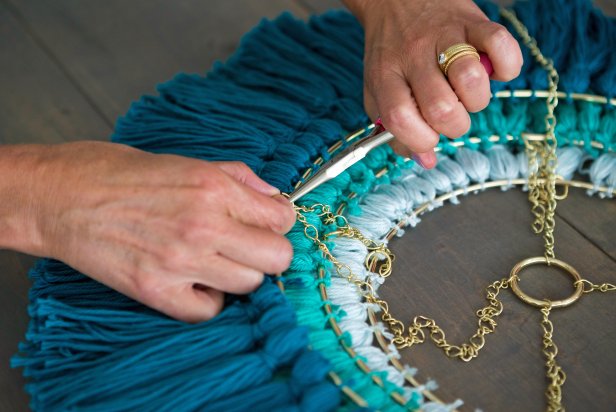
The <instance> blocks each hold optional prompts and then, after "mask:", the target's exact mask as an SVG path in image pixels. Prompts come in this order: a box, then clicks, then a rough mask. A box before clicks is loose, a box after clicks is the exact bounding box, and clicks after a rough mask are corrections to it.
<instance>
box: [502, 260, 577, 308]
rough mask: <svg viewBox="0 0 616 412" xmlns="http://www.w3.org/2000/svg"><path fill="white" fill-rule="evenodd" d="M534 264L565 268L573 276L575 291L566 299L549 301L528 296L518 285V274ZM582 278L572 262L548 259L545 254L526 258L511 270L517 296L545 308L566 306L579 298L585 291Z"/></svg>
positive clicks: (530, 303)
mask: <svg viewBox="0 0 616 412" xmlns="http://www.w3.org/2000/svg"><path fill="white" fill-rule="evenodd" d="M532 265H547V266H556V267H557V268H559V269H562V270H564V271H565V272H566V273H568V274H569V275H571V277H572V278H573V280H574V282H573V285H574V286H575V291H574V292H573V293H572V294H571V296H569V297H568V298H566V299H560V300H553V301H549V300H547V299H535V298H532V297H530V296H528V295H527V294H526V293H524V292H522V289H520V286H519V285H518V281H519V277H518V274H519V273H520V272H521V271H522V270H523V269H524V268H527V267H528V266H532ZM581 280H582V277H581V276H580V274H579V273H578V271H577V270H575V268H574V267H573V266H571V265H570V264H568V263H565V262H563V261H562V260H558V259H547V258H546V257H544V256H537V257H532V258H528V259H524V260H523V261H521V262H519V263H518V264H517V265H515V266H514V267H513V269H512V270H511V275H510V276H509V283H510V284H511V290H512V291H513V293H515V294H516V296H517V297H518V298H520V299H521V300H522V301H523V302H525V303H528V304H529V305H532V306H536V307H539V308H545V307H548V306H549V307H552V308H564V307H565V306H569V305H571V304H572V303H574V302H575V301H576V300H578V299H579V298H580V296H582V292H584V285H583V284H582V282H581Z"/></svg>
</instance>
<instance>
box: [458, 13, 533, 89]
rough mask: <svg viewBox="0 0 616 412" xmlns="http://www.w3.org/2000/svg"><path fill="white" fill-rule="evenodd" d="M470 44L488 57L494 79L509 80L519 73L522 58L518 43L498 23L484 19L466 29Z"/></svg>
mask: <svg viewBox="0 0 616 412" xmlns="http://www.w3.org/2000/svg"><path fill="white" fill-rule="evenodd" d="M467 38H468V41H469V43H470V44H472V45H473V46H475V48H476V49H477V50H481V51H484V52H486V53H487V54H488V56H489V57H490V61H491V62H492V67H493V68H494V73H493V74H492V76H490V77H491V78H492V79H494V80H500V81H505V82H506V81H509V80H512V79H515V78H516V77H518V75H519V74H520V70H521V68H522V63H523V58H522V51H521V50H520V45H519V44H518V42H517V40H516V39H515V38H514V37H513V36H512V35H511V33H509V31H508V30H507V29H506V28H505V27H504V26H501V25H500V24H498V23H494V22H490V21H486V22H483V23H478V24H476V25H474V26H472V27H470V28H469V29H468V31H467Z"/></svg>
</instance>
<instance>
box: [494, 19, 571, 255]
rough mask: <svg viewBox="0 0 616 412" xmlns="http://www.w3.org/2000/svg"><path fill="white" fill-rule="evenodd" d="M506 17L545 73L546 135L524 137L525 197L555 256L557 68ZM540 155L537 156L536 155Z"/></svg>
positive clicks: (538, 230)
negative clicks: (526, 167) (526, 174)
mask: <svg viewBox="0 0 616 412" xmlns="http://www.w3.org/2000/svg"><path fill="white" fill-rule="evenodd" d="M501 14H502V15H503V17H505V18H506V19H507V20H509V22H511V24H512V25H513V27H514V28H515V30H516V31H517V32H518V34H519V35H520V37H521V38H522V42H523V43H524V45H525V46H526V47H528V48H529V49H530V52H531V54H532V55H533V56H534V57H535V60H537V62H538V63H539V64H540V65H541V67H543V69H544V70H545V71H546V72H547V74H548V76H547V77H548V90H547V91H548V96H547V98H546V106H547V114H546V115H545V129H546V130H545V139H543V140H535V141H530V140H528V139H525V140H524V144H525V148H526V155H527V157H528V172H529V176H528V199H529V201H530V202H531V204H532V207H531V212H532V214H533V215H534V217H535V220H534V222H533V224H532V228H533V231H534V232H535V233H536V234H541V233H543V239H544V244H545V257H546V259H547V260H548V262H549V259H555V258H556V256H555V254H554V227H555V222H554V213H555V210H556V201H557V200H559V199H562V198H563V197H561V198H558V197H557V196H556V174H555V169H556V146H557V140H556V134H555V131H556V116H555V114H554V111H555V110H556V106H558V80H559V78H558V72H557V71H556V69H555V68H554V64H553V62H552V60H551V59H548V58H546V57H545V56H544V55H543V54H542V53H541V50H540V49H539V47H538V46H537V42H536V41H535V39H533V38H532V37H531V36H530V34H529V33H528V30H527V29H526V27H525V26H524V25H523V24H522V22H520V21H519V20H518V19H517V17H516V16H515V14H514V13H513V12H511V11H509V10H506V9H501ZM538 158H539V159H538Z"/></svg>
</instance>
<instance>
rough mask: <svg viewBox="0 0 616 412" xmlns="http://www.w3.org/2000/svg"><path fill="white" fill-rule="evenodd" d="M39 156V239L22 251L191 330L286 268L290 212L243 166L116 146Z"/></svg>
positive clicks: (89, 145)
mask: <svg viewBox="0 0 616 412" xmlns="http://www.w3.org/2000/svg"><path fill="white" fill-rule="evenodd" d="M39 148H40V149H39V153H40V154H39V157H38V159H39V160H38V161H37V162H36V164H37V166H36V170H35V172H34V173H35V175H34V176H35V178H34V179H32V182H33V185H35V187H34V188H29V190H30V191H31V193H32V196H34V198H33V199H32V203H31V204H33V205H36V206H35V207H32V208H31V209H32V213H31V216H32V217H33V219H32V220H31V221H32V223H35V224H36V230H35V231H34V232H33V233H37V234H38V235H37V236H38V238H37V239H36V241H34V242H30V248H31V249H32V250H22V251H25V252H28V253H31V254H35V255H38V256H48V257H53V258H56V259H59V260H61V261H63V262H66V263H67V264H68V265H70V266H72V267H73V268H75V269H77V270H79V271H81V272H83V273H85V274H87V275H88V276H90V277H92V278H94V279H96V280H98V281H100V282H101V283H104V284H105V285H107V286H109V287H111V288H113V289H116V290H118V291H120V292H121V293H123V294H125V295H127V296H130V297H132V298H133V299H135V300H138V301H140V302H142V303H144V304H145V305H147V306H150V307H152V308H154V309H157V310H159V311H161V312H163V313H166V314H167V315H169V316H171V317H174V318H177V319H181V320H184V321H188V322H198V321H203V320H207V319H210V318H212V317H213V316H215V315H216V314H217V313H218V312H219V311H220V310H221V309H222V305H223V297H224V295H223V292H228V293H236V294H243V293H248V292H251V291H252V290H254V289H256V288H257V287H258V286H259V285H260V284H261V282H262V280H263V274H264V273H276V272H280V271H283V270H285V269H286V268H287V267H288V266H289V264H290V261H291V257H292V248H291V244H290V243H289V241H288V240H287V239H286V238H285V237H284V236H283V235H284V233H286V232H287V231H289V230H290V228H291V227H292V226H293V224H294V223H295V213H294V210H293V208H292V205H291V203H290V202H289V201H288V200H287V199H286V198H284V197H282V196H281V195H280V194H279V191H278V189H276V188H274V187H272V186H270V185H269V184H267V183H265V182H264V181H263V180H261V179H260V178H258V177H257V176H256V175H255V174H254V173H253V172H252V171H251V170H250V169H249V168H248V167H247V166H246V165H245V164H243V163H239V162H205V161H201V160H196V159H189V158H185V157H180V156H174V155H158V154H151V153H146V152H143V151H140V150H137V149H134V148H130V147H128V146H124V145H119V144H113V143H99V142H81V143H71V144H63V145H58V146H51V147H39Z"/></svg>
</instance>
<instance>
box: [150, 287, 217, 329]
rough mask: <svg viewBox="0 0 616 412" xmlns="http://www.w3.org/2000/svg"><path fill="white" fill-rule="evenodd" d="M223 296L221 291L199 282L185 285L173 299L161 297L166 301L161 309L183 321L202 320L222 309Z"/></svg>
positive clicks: (196, 321)
mask: <svg viewBox="0 0 616 412" xmlns="http://www.w3.org/2000/svg"><path fill="white" fill-rule="evenodd" d="M224 296H225V295H224V293H223V292H221V291H219V290H216V289H212V288H209V287H207V286H204V285H201V284H195V285H187V287H186V288H185V289H183V290H182V291H181V293H180V294H179V295H178V296H177V297H176V298H175V299H172V300H162V299H161V301H163V302H166V303H165V304H164V308H163V309H162V311H163V312H164V313H166V314H167V315H169V316H171V317H172V318H175V319H179V320H182V321H184V322H188V323H198V322H204V321H207V320H210V319H212V318H213V317H215V316H216V315H218V314H219V313H220V311H222V308H223V305H224Z"/></svg>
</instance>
